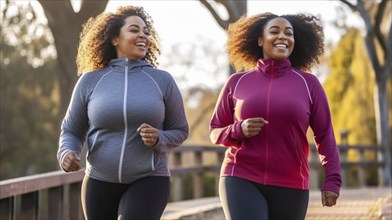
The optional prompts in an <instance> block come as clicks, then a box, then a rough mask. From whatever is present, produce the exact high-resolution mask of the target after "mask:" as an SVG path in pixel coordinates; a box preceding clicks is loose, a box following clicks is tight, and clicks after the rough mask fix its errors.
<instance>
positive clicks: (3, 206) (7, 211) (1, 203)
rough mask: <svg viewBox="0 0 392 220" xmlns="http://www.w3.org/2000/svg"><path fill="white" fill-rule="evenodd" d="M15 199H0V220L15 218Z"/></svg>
mask: <svg viewBox="0 0 392 220" xmlns="http://www.w3.org/2000/svg"><path fill="white" fill-rule="evenodd" d="M14 207H15V199H14V197H9V198H5V199H0V219H1V220H13V219H14V218H15V208H14Z"/></svg>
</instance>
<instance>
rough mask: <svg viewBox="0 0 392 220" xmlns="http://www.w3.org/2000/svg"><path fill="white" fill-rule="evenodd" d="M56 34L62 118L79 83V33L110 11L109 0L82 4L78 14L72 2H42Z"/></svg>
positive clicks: (54, 35) (83, 2) (41, 0)
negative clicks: (77, 68) (74, 88)
mask: <svg viewBox="0 0 392 220" xmlns="http://www.w3.org/2000/svg"><path fill="white" fill-rule="evenodd" d="M39 3H40V4H41V6H42V8H43V9H44V12H45V15H46V18H47V19H48V25H49V28H50V30H51V31H52V35H53V38H54V45H55V47H56V51H57V65H58V68H57V70H58V71H57V72H56V73H54V74H57V75H58V82H59V87H60V117H63V116H64V115H65V112H66V110H67V106H68V103H69V100H70V97H71V94H72V90H73V87H74V85H75V83H76V80H77V74H76V71H77V70H76V62H75V59H76V54H77V47H78V43H79V33H80V31H81V30H82V25H83V23H84V22H85V21H87V19H88V18H90V17H92V16H96V15H98V14H99V13H101V12H103V11H104V10H105V8H106V5H107V3H108V0H101V1H94V2H92V1H82V3H81V7H80V11H79V12H78V13H75V11H74V10H73V8H72V5H71V2H70V1H68V0H67V1H47V0H39Z"/></svg>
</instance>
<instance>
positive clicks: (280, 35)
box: [278, 32, 286, 39]
mask: <svg viewBox="0 0 392 220" xmlns="http://www.w3.org/2000/svg"><path fill="white" fill-rule="evenodd" d="M278 37H279V39H286V35H285V33H284V32H280V33H279V36H278Z"/></svg>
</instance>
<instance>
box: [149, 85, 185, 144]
mask: <svg viewBox="0 0 392 220" xmlns="http://www.w3.org/2000/svg"><path fill="white" fill-rule="evenodd" d="M164 99H165V120H164V122H163V129H162V130H159V131H158V132H159V138H158V143H157V144H156V145H155V147H154V149H155V150H157V151H159V152H167V151H170V150H171V149H173V148H175V147H178V146H179V145H181V144H182V143H183V142H184V141H185V140H186V138H187V137H188V133H189V126H188V121H187V119H186V115H185V109H184V102H183V99H182V95H181V93H180V90H179V89H178V86H177V84H176V82H175V81H174V79H173V78H172V77H170V81H169V82H168V85H167V89H166V91H165V94H164Z"/></svg>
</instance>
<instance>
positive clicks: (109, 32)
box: [57, 6, 189, 220]
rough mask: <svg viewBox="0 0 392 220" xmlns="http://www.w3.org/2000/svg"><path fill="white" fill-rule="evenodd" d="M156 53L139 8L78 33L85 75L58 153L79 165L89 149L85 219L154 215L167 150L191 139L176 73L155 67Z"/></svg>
mask: <svg viewBox="0 0 392 220" xmlns="http://www.w3.org/2000/svg"><path fill="white" fill-rule="evenodd" d="M159 53H160V50H159V47H158V38H157V34H156V31H155V30H154V28H153V21H152V19H151V17H150V16H149V15H148V14H147V13H146V12H145V11H144V9H143V8H142V7H133V6H127V7H119V8H118V9H117V11H116V12H115V13H108V12H104V13H102V14H100V15H98V16H97V17H95V18H90V19H89V20H88V21H87V22H86V24H85V25H84V27H83V31H82V32H81V35H80V44H79V48H78V56H77V64H78V73H79V74H82V75H81V76H80V78H79V80H78V82H77V83H76V85H75V88H74V91H73V94H72V98H71V101H70V104H69V107H68V110H67V113H66V115H65V117H64V119H63V122H62V125H61V134H60V142H59V150H58V153H57V158H58V161H59V163H60V166H61V168H62V169H63V170H64V171H66V172H71V171H77V170H79V169H80V168H81V165H80V158H79V155H80V152H81V150H82V147H83V145H84V144H85V143H86V146H87V147H88V151H87V160H86V169H85V177H84V180H83V184H82V190H81V191H82V195H81V197H82V205H83V210H84V214H85V217H86V219H89V220H93V219H109V220H110V219H117V218H122V219H159V218H160V216H161V215H162V213H163V211H164V209H165V207H166V205H167V202H168V199H169V193H170V181H169V176H170V170H169V167H168V158H167V152H168V151H169V150H171V149H173V148H174V147H177V146H179V145H180V144H182V143H183V141H184V140H185V139H186V138H187V136H188V129H189V128H188V123H187V119H186V116H185V112H184V106H183V100H182V96H181V94H180V91H179V89H178V87H177V85H176V83H175V81H174V79H173V77H172V76H171V75H170V74H169V73H168V72H165V71H163V70H160V69H157V68H156V65H157V62H156V59H157V56H158V55H159Z"/></svg>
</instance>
